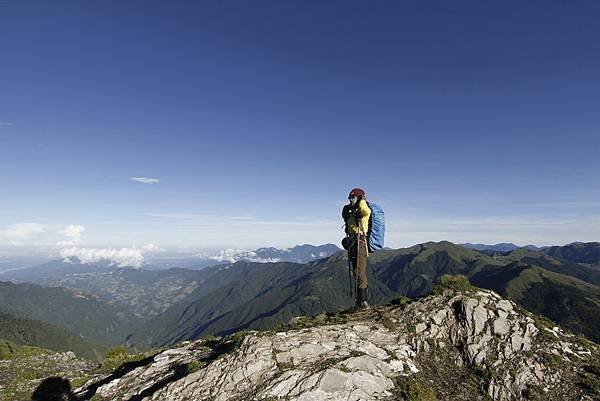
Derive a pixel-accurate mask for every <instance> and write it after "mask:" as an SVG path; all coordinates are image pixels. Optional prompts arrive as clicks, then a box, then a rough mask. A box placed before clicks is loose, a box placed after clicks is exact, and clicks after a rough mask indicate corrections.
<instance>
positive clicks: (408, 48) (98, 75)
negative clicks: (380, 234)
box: [0, 0, 600, 248]
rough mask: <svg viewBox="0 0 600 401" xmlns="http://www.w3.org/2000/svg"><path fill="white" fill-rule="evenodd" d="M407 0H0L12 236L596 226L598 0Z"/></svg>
mask: <svg viewBox="0 0 600 401" xmlns="http://www.w3.org/2000/svg"><path fill="white" fill-rule="evenodd" d="M400 3H402V4H400ZM404 3H407V2H396V1H378V2H358V1H324V2H298V1H258V2H247V1H239V2H234V1H225V2H223V1H215V2H212V1H203V2H191V1H190V2H182V1H175V2H168V3H165V2H151V1H143V2H142V1H125V2H122V1H101V2H100V1H98V2H85V3H82V2H75V1H73V2H67V1H55V2H46V1H40V2H36V1H28V2H22V1H7V2H2V3H0V51H1V53H0V54H1V63H0V246H6V247H8V248H10V247H11V246H12V247H19V246H20V247H27V246H32V245H48V246H50V245H51V246H57V247H61V246H65V244H68V243H71V245H72V246H77V247H91V246H94V247H110V246H112V247H116V246H124V247H132V246H138V247H141V246H143V245H147V244H156V245H158V246H160V247H170V246H186V247H212V246H228V247H254V246H263V245H264V246H269V245H275V246H291V245H294V244H298V243H323V242H334V243H338V242H339V240H340V238H341V236H342V230H341V224H342V222H341V220H340V218H339V209H340V207H341V205H342V203H343V202H344V201H345V198H346V196H347V192H348V191H349V190H350V189H351V188H352V187H355V186H360V187H363V188H365V190H366V191H367V195H368V198H369V199H370V200H372V201H376V202H380V203H381V204H382V205H383V207H384V208H385V211H386V217H387V222H388V224H387V228H388V236H387V240H388V245H389V246H393V247H398V246H406V245H412V244H415V243H419V242H424V241H428V240H436V241H437V240H442V239H447V240H451V241H454V242H467V241H468V242H488V243H489V242H503V241H511V242H516V243H520V244H525V243H535V244H538V245H546V244H562V243H568V242H572V241H576V240H580V241H593V240H600V236H599V235H598V233H600V181H599V180H598V173H599V172H600V158H599V157H598V156H599V149H600V113H598V110H600V29H598V20H599V18H600V4H599V3H598V2H596V1H591V0H589V1H577V2H575V1H572V2H571V1H528V2H519V1H507V2H488V1H460V2H447V1H419V2H413V4H404ZM132 177H145V178H150V179H155V180H158V182H153V183H144V182H140V180H138V181H136V180H133V179H132ZM141 181H144V180H141ZM68 226H71V231H69V230H68V229H66V227H68ZM73 227H82V229H79V231H78V229H75V230H74V232H75V233H78V234H77V235H75V236H73V235H71V236H69V235H68V234H66V233H68V232H71V233H73ZM59 244H63V245H59Z"/></svg>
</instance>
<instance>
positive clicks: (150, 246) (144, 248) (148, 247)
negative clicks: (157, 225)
mask: <svg viewBox="0 0 600 401" xmlns="http://www.w3.org/2000/svg"><path fill="white" fill-rule="evenodd" d="M141 249H142V251H144V252H161V251H163V249H161V247H159V246H158V245H155V244H147V245H143V246H142V247H141Z"/></svg>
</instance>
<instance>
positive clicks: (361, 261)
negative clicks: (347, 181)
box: [342, 188, 371, 309]
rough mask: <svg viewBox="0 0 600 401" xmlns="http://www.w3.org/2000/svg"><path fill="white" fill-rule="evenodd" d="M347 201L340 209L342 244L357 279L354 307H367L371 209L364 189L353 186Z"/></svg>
mask: <svg viewBox="0 0 600 401" xmlns="http://www.w3.org/2000/svg"><path fill="white" fill-rule="evenodd" d="M348 201H349V203H348V204H347V205H345V206H344V208H343V209H342V218H343V219H344V222H345V223H346V225H345V230H346V238H344V239H343V240H342V246H343V247H344V249H346V250H347V251H348V260H349V261H350V265H351V267H352V273H353V276H354V277H355V279H356V280H357V285H356V288H357V289H356V309H367V308H368V307H369V304H368V303H367V255H368V253H369V250H368V248H367V233H368V231H369V217H370V216H371V209H370V208H369V205H368V204H367V201H366V196H365V191H363V190H362V189H360V188H354V189H353V190H352V191H350V194H349V195H348Z"/></svg>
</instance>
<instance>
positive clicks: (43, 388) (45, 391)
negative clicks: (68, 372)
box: [31, 377, 79, 401]
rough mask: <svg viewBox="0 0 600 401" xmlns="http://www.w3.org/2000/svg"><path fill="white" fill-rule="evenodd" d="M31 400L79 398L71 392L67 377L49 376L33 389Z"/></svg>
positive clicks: (44, 400)
mask: <svg viewBox="0 0 600 401" xmlns="http://www.w3.org/2000/svg"><path fill="white" fill-rule="evenodd" d="M31 401H79V398H78V397H77V396H75V394H73V391H72V390H71V383H70V382H69V380H68V379H63V378H62V377H49V378H47V379H45V380H44V381H42V382H41V383H40V385H39V386H38V387H37V388H36V389H35V391H34V392H33V394H32V395H31Z"/></svg>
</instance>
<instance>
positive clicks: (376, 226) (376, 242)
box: [367, 202, 385, 252]
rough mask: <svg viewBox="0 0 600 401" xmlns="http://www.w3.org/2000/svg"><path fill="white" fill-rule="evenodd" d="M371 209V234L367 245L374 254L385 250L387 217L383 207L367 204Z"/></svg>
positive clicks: (368, 234)
mask: <svg viewBox="0 0 600 401" xmlns="http://www.w3.org/2000/svg"><path fill="white" fill-rule="evenodd" d="M367 205H368V206H369V209H371V217H369V232H368V233H367V243H368V245H369V252H374V251H376V250H378V249H381V248H383V240H384V237H385V216H384V214H383V209H382V208H381V206H379V205H377V204H375V203H370V202H367Z"/></svg>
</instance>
